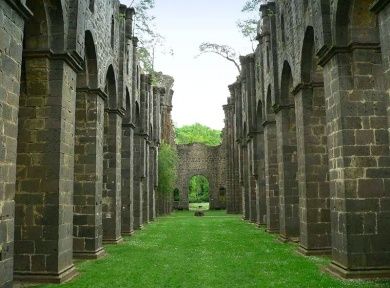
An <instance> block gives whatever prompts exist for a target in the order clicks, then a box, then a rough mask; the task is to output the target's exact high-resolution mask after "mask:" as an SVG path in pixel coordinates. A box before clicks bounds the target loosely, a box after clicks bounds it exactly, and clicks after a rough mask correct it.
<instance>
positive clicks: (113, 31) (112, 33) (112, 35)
mask: <svg viewBox="0 0 390 288" xmlns="http://www.w3.org/2000/svg"><path fill="white" fill-rule="evenodd" d="M114 41H115V21H114V15H112V16H111V48H112V49H114Z"/></svg>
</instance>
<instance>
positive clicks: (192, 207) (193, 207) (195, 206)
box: [190, 203, 210, 211]
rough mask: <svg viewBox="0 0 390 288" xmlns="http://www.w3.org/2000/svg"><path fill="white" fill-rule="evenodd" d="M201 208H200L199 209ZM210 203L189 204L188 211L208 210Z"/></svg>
mask: <svg viewBox="0 0 390 288" xmlns="http://www.w3.org/2000/svg"><path fill="white" fill-rule="evenodd" d="M199 207H202V208H199ZM209 209H210V203H190V210H192V211H193V210H203V211H205V210H209Z"/></svg>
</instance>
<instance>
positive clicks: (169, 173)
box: [158, 143, 179, 195]
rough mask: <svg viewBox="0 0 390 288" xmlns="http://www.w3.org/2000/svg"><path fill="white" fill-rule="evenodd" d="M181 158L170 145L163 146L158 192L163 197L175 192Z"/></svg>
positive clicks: (159, 155)
mask: <svg viewBox="0 0 390 288" xmlns="http://www.w3.org/2000/svg"><path fill="white" fill-rule="evenodd" d="M178 161H179V157H178V155H177V152H176V150H174V149H173V148H172V147H171V146H170V145H168V144H165V143H163V144H161V146H160V150H159V154H158V176H159V177H158V192H159V193H160V194H163V195H167V194H170V193H172V192H173V191H174V188H175V186H176V179H177V164H178Z"/></svg>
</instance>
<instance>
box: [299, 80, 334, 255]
mask: <svg viewBox="0 0 390 288" xmlns="http://www.w3.org/2000/svg"><path fill="white" fill-rule="evenodd" d="M300 88H301V89H299V91H297V94H296V96H295V111H296V115H297V119H296V120H297V151H298V185H299V195H300V217H299V218H300V248H299V251H300V252H302V253H303V254H305V255H318V254H330V252H331V231H330V202H329V201H330V199H329V182H328V180H327V176H328V171H329V163H328V148H327V135H326V116H325V96H324V88H323V83H311V84H310V85H309V86H302V87H300Z"/></svg>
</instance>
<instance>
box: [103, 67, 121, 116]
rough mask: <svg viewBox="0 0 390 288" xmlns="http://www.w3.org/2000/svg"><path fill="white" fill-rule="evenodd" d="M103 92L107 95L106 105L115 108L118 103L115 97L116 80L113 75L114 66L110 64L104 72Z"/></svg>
mask: <svg viewBox="0 0 390 288" xmlns="http://www.w3.org/2000/svg"><path fill="white" fill-rule="evenodd" d="M104 92H105V93H106V94H107V96H108V106H109V108H110V109H115V108H116V107H117V104H118V99H117V82H116V77H115V72H114V68H113V66H112V65H110V66H109V67H108V69H107V73H106V83H105V87H104Z"/></svg>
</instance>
